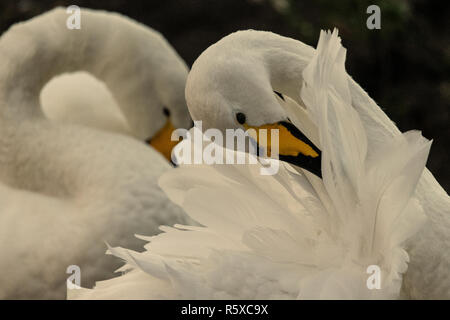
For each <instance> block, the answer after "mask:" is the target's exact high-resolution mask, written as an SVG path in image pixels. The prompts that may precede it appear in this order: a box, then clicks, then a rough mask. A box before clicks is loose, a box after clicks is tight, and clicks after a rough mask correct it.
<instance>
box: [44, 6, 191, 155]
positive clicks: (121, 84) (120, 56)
mask: <svg viewBox="0 0 450 320" xmlns="http://www.w3.org/2000/svg"><path fill="white" fill-rule="evenodd" d="M53 12H54V13H50V17H49V18H46V19H48V21H47V23H50V26H49V27H48V28H47V29H45V30H42V32H47V35H46V36H45V37H46V39H45V41H52V42H57V41H55V40H53V39H50V38H51V35H52V33H53V32H56V31H58V34H60V36H61V37H67V38H68V40H67V42H61V43H59V44H61V45H62V46H63V47H62V48H59V49H58V52H57V53H55V54H62V55H70V56H78V55H85V56H89V57H82V58H79V59H78V61H77V59H75V60H74V61H73V62H71V64H68V65H67V66H65V67H64V69H63V70H62V71H63V72H71V71H80V70H82V71H87V72H89V73H91V74H92V75H93V76H95V77H96V78H98V79H99V80H102V81H103V82H105V84H106V87H107V89H109V91H110V92H111V93H112V97H110V96H108V94H107V93H106V92H105V91H106V90H105V88H104V87H103V88H102V84H101V83H98V82H96V81H95V80H94V79H92V78H89V77H88V75H86V74H83V73H79V72H78V73H75V74H71V75H63V76H60V77H59V79H58V78H56V79H54V80H52V81H50V83H49V84H48V85H47V86H46V87H45V88H44V90H43V92H42V102H43V109H44V112H45V114H46V115H47V116H48V117H49V118H51V119H54V120H62V121H64V122H69V123H76V124H84V125H88V126H91V127H96V128H100V129H107V130H110V129H112V130H114V131H116V132H120V133H126V134H131V135H132V136H134V137H136V138H138V139H139V140H142V141H144V140H149V141H150V140H151V144H152V145H153V146H154V147H156V148H157V149H159V151H160V152H161V153H163V154H164V155H165V156H166V158H168V159H169V160H170V151H171V149H170V148H171V147H173V145H174V143H173V142H171V141H170V138H169V139H168V140H164V141H158V139H161V138H163V139H164V138H166V136H167V134H166V133H165V132H164V131H165V130H167V131H170V130H173V129H174V128H180V127H181V128H188V127H190V126H191V120H190V116H189V112H188V110H187V106H186V102H185V98H184V87H185V83H186V78H187V74H188V68H187V66H186V64H185V62H184V61H183V60H182V59H181V58H180V57H179V55H178V54H177V53H176V51H175V50H174V49H173V48H172V47H171V46H170V44H169V43H168V42H167V41H166V40H165V39H164V37H163V36H162V35H161V34H159V33H158V32H157V31H155V30H153V29H151V28H148V27H146V26H144V25H141V24H139V23H137V22H135V21H133V20H131V19H129V18H126V17H124V16H121V15H119V14H115V13H102V12H101V11H93V10H89V9H82V10H81V24H82V27H81V29H80V30H69V29H67V28H65V25H63V26H61V25H59V24H60V23H61V22H60V21H62V20H63V19H67V17H68V15H67V13H65V11H64V10H63V9H56V10H54V11H53ZM104 16H106V17H107V18H106V19H105V18H104ZM56 17H59V19H60V21H59V22H58V25H53V26H52V24H54V22H53V23H52V21H54V20H56V19H57V18H56ZM41 19H44V17H42V18H41ZM101 23H106V25H104V26H102V27H101V28H99V25H100V24H101ZM54 28H58V29H62V30H53V29H54ZM96 29H99V30H96ZM89 39H96V42H95V47H88V46H86V45H83V43H84V42H86V41H88V40H89ZM68 41H71V42H77V43H78V44H80V47H79V48H78V47H75V48H74V47H73V45H70V42H68ZM80 50H81V52H80ZM94 57H95V58H94ZM100 57H101V59H100ZM82 60H83V62H82V63H83V65H80V63H81V61H82ZM54 75H58V73H56V74H52V75H51V76H54ZM47 80H50V79H47ZM46 82H47V81H46ZM117 108H119V109H120V111H118V110H117ZM108 109H109V110H110V114H109V115H108V114H107V112H108V111H109V110H108ZM168 113H170V116H169V117H168V116H167V114H168ZM122 117H124V118H125V121H126V124H125V125H124V124H123V118H122Z"/></svg>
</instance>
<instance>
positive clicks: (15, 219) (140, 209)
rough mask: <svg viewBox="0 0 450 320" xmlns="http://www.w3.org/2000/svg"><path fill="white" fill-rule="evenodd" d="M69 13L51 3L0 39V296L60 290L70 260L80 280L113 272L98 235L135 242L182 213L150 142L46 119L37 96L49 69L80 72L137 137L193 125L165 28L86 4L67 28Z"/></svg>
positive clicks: (181, 71)
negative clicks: (77, 22)
mask: <svg viewBox="0 0 450 320" xmlns="http://www.w3.org/2000/svg"><path fill="white" fill-rule="evenodd" d="M67 16H68V15H67V14H66V12H65V10H63V9H55V10H52V11H49V12H48V13H45V14H43V15H41V16H38V17H36V18H33V19H31V20H29V21H26V22H23V23H19V24H17V25H14V26H13V27H11V28H10V30H8V31H7V32H6V33H5V34H4V35H3V36H2V37H1V38H0V60H1V61H2V64H1V66H0V78H1V81H0V83H1V86H0V228H1V232H0V252H1V254H2V259H0V270H1V271H2V272H1V274H0V283H1V286H0V298H39V299H45V298H64V297H65V295H66V279H67V277H69V275H68V274H66V269H67V268H68V266H70V265H77V266H79V267H80V269H81V284H82V285H83V286H90V285H92V284H93V281H94V279H95V280H98V279H99V278H103V279H107V278H109V277H111V276H113V273H112V272H113V271H114V270H115V268H117V267H118V266H119V265H118V264H117V261H114V260H113V259H111V258H110V257H107V256H106V255H105V254H104V252H105V248H106V247H105V243H104V242H105V241H106V242H108V243H111V244H115V245H123V246H126V247H133V248H135V249H136V250H138V249H140V248H142V244H143V242H142V241H140V240H138V239H136V238H135V237H134V236H133V234H134V233H144V232H146V233H147V232H150V233H157V232H159V231H158V229H157V228H158V226H159V225H161V224H172V223H175V222H186V220H187V218H186V216H185V214H184V212H183V210H182V209H181V208H179V207H178V206H176V205H175V204H173V203H172V202H170V201H169V200H168V199H167V197H166V196H165V194H164V193H163V192H162V190H161V189H160V188H159V186H158V184H157V180H158V177H159V176H160V175H161V174H162V173H163V172H166V171H168V170H170V169H171V166H170V164H169V163H168V162H167V161H166V160H165V159H164V158H163V157H162V156H161V155H160V154H159V153H158V152H156V151H155V150H153V149H152V148H149V147H148V146H146V145H145V144H144V143H142V142H140V141H137V140H136V139H134V138H132V137H127V136H124V135H121V134H115V133H111V132H105V131H101V130H94V129H92V128H88V127H86V126H78V125H73V124H63V123H55V122H53V121H50V120H48V119H47V118H46V117H45V116H44V114H43V112H42V109H41V105H40V100H39V99H40V92H41V89H42V87H43V86H44V85H45V84H46V83H47V82H48V81H49V80H50V79H52V78H53V77H54V76H57V75H59V74H62V73H65V72H74V71H77V70H85V71H86V72H88V73H89V74H92V75H94V76H95V77H96V78H97V79H99V80H100V81H103V82H104V83H105V84H106V86H107V87H108V88H109V90H110V92H112V93H113V95H114V98H115V100H116V101H117V104H118V106H120V108H121V111H122V112H123V115H124V117H125V119H126V120H127V123H128V125H129V127H130V129H131V130H132V131H133V132H134V133H135V136H136V137H137V138H139V139H146V138H148V137H156V136H158V135H160V134H161V128H167V127H168V126H169V125H173V126H175V127H185V128H187V127H189V126H190V121H191V120H190V118H189V114H188V112H187V110H186V108H185V109H183V106H185V100H184V93H183V92H182V90H181V92H182V93H181V94H180V88H184V82H185V80H186V70H187V69H186V66H185V64H184V63H183V62H182V61H181V59H179V57H178V55H177V54H176V53H175V51H173V49H172V48H171V47H170V46H169V45H168V44H167V42H166V41H165V40H164V38H163V37H162V36H160V35H159V34H158V33H156V32H154V31H151V30H149V29H148V28H146V27H144V26H142V25H140V24H137V23H135V22H133V21H130V20H129V19H127V18H125V17H123V16H120V15H117V14H111V13H106V12H100V11H92V10H87V9H83V10H82V11H81V19H82V22H81V23H82V28H81V30H69V29H67V28H66V19H67ZM165 108H167V109H168V110H170V116H168V115H167V110H166V111H164V110H165ZM165 113H166V114H165Z"/></svg>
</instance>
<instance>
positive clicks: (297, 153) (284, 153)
mask: <svg viewBox="0 0 450 320" xmlns="http://www.w3.org/2000/svg"><path fill="white" fill-rule="evenodd" d="M243 126H244V128H245V129H246V130H248V129H254V130H255V132H256V133H257V137H254V136H253V135H252V134H251V132H253V131H252V130H250V131H248V132H249V133H250V136H253V138H254V139H255V140H256V141H257V143H258V146H259V147H263V148H266V150H267V155H268V156H270V155H271V149H272V148H271V143H272V139H271V129H277V130H278V138H279V142H278V148H279V152H278V154H279V159H280V160H282V161H286V162H288V163H291V164H294V165H296V166H299V167H301V168H303V169H306V170H308V171H309V172H311V173H313V174H315V175H316V176H318V177H319V178H322V170H321V162H322V158H321V152H320V150H319V149H318V148H317V147H316V146H315V145H314V144H313V143H312V142H311V141H310V140H309V139H308V138H307V137H306V136H305V135H304V134H303V133H302V132H301V131H300V130H299V129H297V127H296V126H294V125H293V124H292V123H290V122H288V121H280V122H277V123H273V124H266V125H262V126H258V127H254V126H249V125H247V124H244V125H243ZM260 129H266V130H267V131H266V132H267V135H266V137H267V139H260V134H259V130H260ZM262 140H267V142H265V141H262Z"/></svg>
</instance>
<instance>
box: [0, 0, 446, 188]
mask: <svg viewBox="0 0 450 320" xmlns="http://www.w3.org/2000/svg"><path fill="white" fill-rule="evenodd" d="M449 3H450V1H426V0H384V1H381V0H380V1H377V0H370V1H366V0H340V1H331V0H329V1H325V0H316V1H310V0H215V1H213V0H165V1H161V0H152V1H129V0H128V1H127V0H109V1H99V0H96V1H94V0H91V1H89V0H86V1H74V0H72V1H64V0H39V1H31V0H19V1H14V0H2V1H1V2H0V32H1V33H3V32H4V31H6V30H7V29H8V28H9V26H10V25H11V24H13V23H15V22H18V21H22V20H26V19H29V18H31V17H33V16H35V15H38V14H40V13H42V12H44V11H47V10H49V9H51V8H53V7H55V6H69V5H72V4H75V5H78V6H80V7H88V8H93V9H104V10H108V11H116V12H120V13H122V14H125V15H127V16H129V17H131V18H133V19H135V20H137V21H139V22H142V23H144V24H146V25H148V26H150V27H152V28H154V29H156V30H158V31H160V32H161V33H162V34H163V35H164V36H165V37H166V38H167V39H168V40H169V42H170V43H171V44H172V45H173V46H174V47H175V49H176V50H177V51H178V53H179V54H180V55H181V57H183V58H184V60H185V61H186V62H187V64H188V65H192V63H193V62H194V60H195V59H196V57H198V55H199V54H200V53H201V52H202V51H203V50H205V49H206V48H207V47H208V46H210V45H211V44H213V43H215V42H216V41H218V40H219V39H221V38H222V37H223V36H225V35H227V34H229V33H231V32H234V31H237V30H241V29H259V30H268V31H273V32H276V33H278V34H281V35H284V36H288V37H292V38H295V39H298V40H301V41H303V42H305V43H307V44H309V45H312V46H315V45H316V44H317V40H318V38H319V32H320V30H321V29H332V28H334V27H337V28H339V31H340V35H341V37H342V39H343V44H344V46H345V47H346V48H347V49H348V52H347V62H346V66H347V70H348V72H349V74H351V75H352V76H353V78H354V79H355V80H356V81H357V82H358V83H359V84H360V85H361V86H362V87H363V88H364V89H365V90H366V91H367V92H368V93H369V95H370V96H371V97H372V98H373V99H375V101H376V102H377V103H378V104H379V105H380V106H381V107H382V108H383V109H384V111H385V112H386V113H387V115H388V116H389V117H390V118H391V119H392V120H393V121H394V122H395V123H396V124H397V126H398V127H399V128H400V130H401V131H407V130H411V129H419V130H422V132H423V135H424V136H425V137H427V138H428V139H433V140H434V142H433V146H432V148H431V154H430V158H429V160H428V165H427V166H428V168H429V169H430V170H431V172H432V173H433V174H434V175H435V176H436V178H437V180H438V181H439V182H440V183H441V185H442V186H443V187H444V189H446V191H447V192H448V191H450V169H449V166H450V150H449V149H450V143H449V141H450V121H449V120H450V119H449V114H450V77H449V75H450V37H449V33H450V10H449V9H450V8H449V7H450V6H449ZM371 4H376V5H378V6H379V7H380V8H381V29H380V30H376V29H375V30H369V29H367V27H366V20H367V18H368V17H369V14H367V13H366V9H367V7H368V6H369V5H371Z"/></svg>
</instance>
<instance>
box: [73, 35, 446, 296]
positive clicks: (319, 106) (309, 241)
mask: <svg viewBox="0 0 450 320" xmlns="http://www.w3.org/2000/svg"><path fill="white" fill-rule="evenodd" d="M231 44H232V45H231ZM263 44H264V45H263ZM228 46H229V47H228ZM244 48H245V50H243V49H244ZM227 49H229V50H228V51H227ZM233 52H235V53H236V54H237V53H238V52H239V53H240V54H241V55H242V56H236V55H233V59H229V60H225V59H221V57H222V56H226V55H229V54H230V53H233ZM294 52H296V53H295V54H294ZM302 52H303V53H307V54H303V55H299V56H295V55H296V54H299V53H302ZM264 53H269V54H268V56H266V57H265V58H266V62H267V61H271V62H272V63H273V64H275V66H274V67H273V68H274V69H273V70H271V71H273V72H267V70H266V71H264V69H261V73H250V72H249V70H250V69H253V70H258V68H263V65H260V64H258V59H261V56H262V55H264ZM285 54H286V55H287V56H288V57H285V58H289V59H290V61H291V62H293V61H296V60H297V61H300V62H302V61H303V62H304V61H307V62H305V63H304V64H303V65H300V66H299V65H290V66H282V64H283V63H284V62H286V59H284V60H282V59H281V57H282V56H283V55H285ZM242 57H247V58H248V61H249V63H248V64H247V65H248V66H249V69H247V70H242V67H243V65H244V64H242V63H240V61H239V59H240V58H242ZM267 58H268V59H267ZM301 59H303V60H301ZM216 61H218V62H217V63H215V62H216ZM255 61H256V63H255ZM344 61H345V50H344V49H343V48H342V46H341V44H340V39H339V38H338V37H337V33H333V34H327V33H324V32H323V33H322V34H321V38H320V40H319V45H318V48H317V50H316V51H313V50H312V49H311V50H310V49H309V48H308V47H307V46H305V45H303V44H301V43H298V42H296V41H294V40H290V39H286V38H282V37H280V36H277V35H274V34H270V33H265V32H255V31H247V32H239V33H236V34H233V35H230V36H228V37H226V38H224V39H223V40H221V41H220V42H219V43H217V44H215V45H214V46H212V47H211V48H209V49H208V50H206V51H205V52H204V53H203V54H202V56H201V57H200V58H199V59H198V60H197V61H196V63H195V64H194V66H193V69H192V71H191V74H190V75H189V79H188V84H187V89H186V96H187V99H188V105H189V107H190V110H191V113H192V114H193V116H194V119H202V120H204V123H206V126H207V127H214V126H219V127H228V126H236V124H235V123H232V122H231V120H230V119H232V118H233V116H232V115H233V111H232V110H230V108H231V106H230V105H233V104H227V102H230V101H234V102H235V103H234V106H233V107H235V108H238V110H242V111H245V112H246V113H247V116H248V118H249V119H252V121H254V122H256V124H261V123H264V121H266V122H267V121H272V122H274V121H278V120H279V119H280V118H283V117H285V114H283V111H282V110H279V109H277V110H270V108H266V109H262V108H264V106H267V105H269V106H273V107H274V106H275V105H273V104H272V105H271V102H272V101H273V100H272V99H271V96H272V97H273V94H272V89H275V90H277V91H279V92H283V93H285V94H287V93H286V92H291V95H290V96H291V97H293V98H294V99H295V100H297V101H298V102H299V103H300V104H302V105H303V106H305V107H306V108H307V109H303V107H301V106H299V105H296V104H295V103H294V102H293V101H288V102H287V105H285V106H284V109H285V110H287V113H288V114H289V116H290V117H292V118H293V119H292V120H293V122H294V123H295V124H296V125H297V126H298V127H300V128H302V131H303V132H304V133H305V134H306V135H307V136H308V137H309V138H310V139H312V140H313V141H314V142H315V143H316V144H317V145H319V146H320V147H321V150H322V155H323V159H322V171H323V180H320V179H319V178H317V177H316V176H314V175H312V174H310V173H308V172H306V171H303V170H301V169H299V168H292V167H290V166H289V165H287V164H286V165H283V166H281V168H280V171H279V173H278V174H277V175H274V176H261V175H260V171H259V167H260V166H259V165H214V166H208V165H199V166H184V167H182V168H181V169H179V170H177V172H168V173H166V174H164V175H163V176H162V177H161V179H160V185H161V186H162V188H163V189H164V191H165V192H166V193H167V194H168V196H169V197H170V198H171V200H173V201H174V202H175V203H177V204H179V205H180V206H182V207H183V208H184V209H185V210H186V212H187V213H188V214H189V215H190V216H191V217H192V218H193V219H194V220H196V221H198V222H199V223H200V224H201V225H203V227H189V226H181V225H178V226H175V228H172V227H161V229H162V230H163V231H165V233H163V234H160V235H157V236H153V237H140V238H141V239H144V240H148V241H149V243H148V244H147V245H146V249H147V251H145V252H143V253H137V252H133V251H130V250H126V249H122V248H110V252H111V253H113V254H114V255H116V256H118V257H120V258H122V259H123V260H125V261H126V262H127V264H126V265H125V266H124V267H122V269H121V270H122V271H125V270H128V272H127V273H126V274H125V275H123V276H121V277H118V278H115V279H112V280H108V281H103V282H99V283H97V286H96V287H95V289H94V290H85V289H81V290H71V291H70V292H69V297H70V298H99V299H117V298H118V299H123V298H131V299H136V298H141V299H155V298H177V299H186V298H188V299H228V298H231V299H277V298H300V299H305V298H306V299H309V298H313V299H318V298H320V299H327V298H344V299H372V298H400V297H401V298H448V297H450V292H449V290H450V283H449V281H448V278H449V273H448V267H449V266H450V264H449V261H448V260H449V253H448V252H449V250H448V246H449V241H448V234H449V232H448V231H449V229H450V228H449V227H450V222H449V212H448V211H449V206H448V204H449V203H450V200H449V198H448V196H447V195H446V194H445V192H444V191H443V190H442V189H441V188H440V186H439V185H438V184H437V182H436V181H435V180H434V179H433V178H432V176H431V174H430V173H429V172H428V171H426V169H425V171H424V167H425V163H426V159H427V156H428V152H429V148H430V142H429V141H427V140H426V139H424V138H423V137H422V136H421V135H420V133H419V132H414V131H412V132H407V133H405V134H403V135H401V134H399V133H398V131H397V129H396V128H395V126H394V125H393V124H392V122H390V121H389V119H388V118H387V117H386V116H385V115H384V114H383V113H382V111H381V109H380V108H379V107H378V106H376V104H375V103H374V102H373V101H372V100H370V98H369V97H368V96H367V95H366V94H365V93H364V92H363V90H362V89H361V88H359V86H358V85H357V84H356V83H355V82H354V81H353V80H351V78H350V77H348V75H347V74H346V72H345V68H344ZM241 62H242V61H241ZM220 63H225V64H229V63H230V64H232V63H236V65H237V66H239V67H238V68H236V69H230V68H223V69H222V68H220V65H219V66H218V64H220ZM252 63H253V65H252ZM276 63H279V64H280V65H281V66H280V65H276ZM267 65H269V67H268V68H269V69H270V67H271V65H270V64H265V66H267ZM228 67H230V65H228ZM298 68H300V69H301V72H300V74H295V73H290V74H288V78H289V77H290V80H289V79H286V74H283V75H282V76H281V77H280V78H279V79H272V80H271V81H267V80H268V79H267V78H266V77H270V76H274V74H276V72H277V70H285V71H289V70H298ZM212 70H216V71H217V73H214V72H212ZM227 70H229V72H228V71H227ZM206 71H211V72H210V73H206ZM234 71H236V73H237V77H236V79H234V78H233V74H232V72H234ZM241 71H244V72H241ZM202 73H204V75H205V78H202ZM206 75H207V77H206ZM240 76H243V77H244V79H241V77H240ZM246 76H247V78H245V77H246ZM251 77H255V78H256V77H259V78H258V79H255V80H254V81H253V80H251V81H250V82H249V83H246V82H247V81H248V80H249V79H248V78H251ZM275 77H276V76H275ZM206 78H208V80H209V82H208V81H206V80H207V79H206ZM226 78H228V81H224V82H218V83H216V84H214V81H211V79H212V80H216V81H217V80H219V79H222V80H223V79H226ZM295 79H297V80H301V82H297V83H296V85H297V88H298V89H297V90H299V89H300V87H301V88H302V89H301V90H299V93H298V94H296V93H295V90H294V88H293V86H294V83H293V82H292V81H294V80H295ZM283 80H285V82H284V83H283ZM286 80H289V81H286ZM266 81H267V82H266ZM244 83H246V84H245V85H244ZM267 85H270V86H269V87H267ZM277 86H278V87H277ZM213 87H215V90H218V91H220V93H221V95H218V94H217V95H216V92H215V91H214V90H212V88H213ZM206 88H209V89H211V91H198V90H200V89H206ZM233 88H234V90H235V91H233ZM249 88H253V89H259V91H256V92H255V91H249ZM238 89H240V90H238ZM263 89H267V90H266V91H267V92H266V91H264V90H263ZM205 92H207V93H208V94H209V95H208V97H209V98H210V99H205V98H202V95H204V94H205ZM269 94H270V95H269ZM214 98H215V99H214ZM247 98H248V99H247ZM219 99H223V100H222V101H219ZM227 99H229V100H227ZM232 99H234V100H232ZM246 99H247V100H246ZM261 99H265V101H266V103H265V104H260V102H261ZM252 103H253V105H252ZM236 105H237V106H236ZM256 105H259V107H260V109H251V107H252V106H254V107H255V108H256ZM214 106H216V107H215V108H217V109H218V110H215V111H217V112H211V110H209V112H208V108H214ZM226 108H228V110H227V109H226ZM261 109H262V110H261ZM218 113H220V117H221V118H222V119H223V123H220V121H221V120H220V119H221V118H220V117H218V116H217V114H218ZM228 114H229V115H230V116H229V115H228ZM271 116H275V117H272V118H271ZM277 116H279V118H277ZM227 122H228V123H227ZM269 123H270V122H269ZM183 143H190V142H189V141H185V142H183ZM294 169H295V170H294ZM416 186H417V188H416ZM425 248H427V249H428V250H424V249H425ZM408 262H410V263H409V264H408ZM370 265H377V266H379V268H380V269H381V279H382V280H381V281H382V282H381V289H380V290H369V289H368V287H367V283H366V282H367V279H368V278H369V274H367V273H366V270H367V268H368V267H369V266H370ZM405 272H406V276H405ZM420 274H422V277H421V278H420V277H419V275H420Z"/></svg>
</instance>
